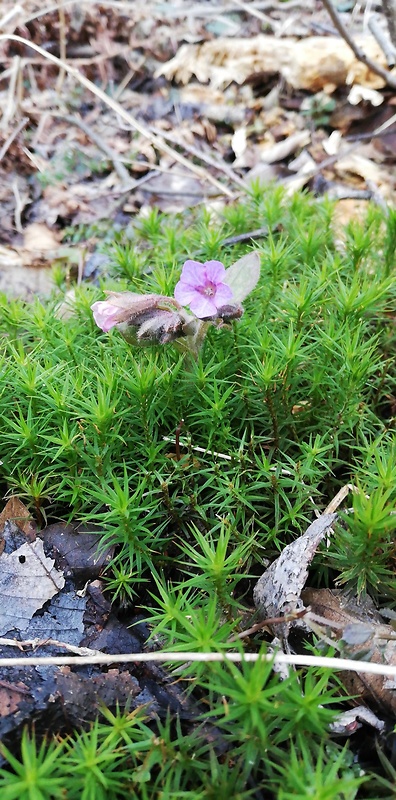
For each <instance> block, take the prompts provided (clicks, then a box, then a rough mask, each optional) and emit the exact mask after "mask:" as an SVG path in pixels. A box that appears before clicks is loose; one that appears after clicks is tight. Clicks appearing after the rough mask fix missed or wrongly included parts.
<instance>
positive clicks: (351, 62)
mask: <svg viewBox="0 0 396 800" xmlns="http://www.w3.org/2000/svg"><path fill="white" fill-rule="evenodd" d="M356 44H357V45H358V46H360V47H361V48H362V49H363V51H364V52H365V53H366V55H367V56H369V57H370V58H371V59H373V60H374V61H376V63H377V64H378V65H380V66H382V67H386V62H385V57H384V54H383V52H382V51H381V49H380V47H379V45H378V44H377V43H376V42H375V40H374V39H373V38H372V37H370V36H362V37H356ZM257 73H261V74H262V73H264V74H268V75H274V74H277V73H280V74H281V75H282V77H283V78H284V79H285V80H286V81H287V82H288V83H289V84H290V85H291V86H293V87H294V88H295V89H308V90H310V91H313V92H319V91H321V90H325V91H328V92H331V91H334V89H335V88H336V87H337V86H345V85H346V84H347V85H352V84H353V83H359V84H360V85H361V86H369V87H370V88H373V89H378V88H382V87H383V86H384V81H383V79H382V78H380V77H379V76H378V75H375V74H374V73H373V72H371V71H370V70H369V69H368V68H367V67H366V66H365V64H363V63H362V62H361V61H358V60H357V59H356V58H355V56H354V54H353V52H352V50H351V49H350V47H349V46H348V45H347V44H346V42H344V41H343V39H340V38H339V37H337V36H326V37H325V36H310V37H309V38H307V39H301V40H300V41H296V40H295V39H292V38H284V39H276V38H275V37H273V36H265V35H259V36H253V37H251V38H246V39H235V38H227V37H219V38H218V39H215V40H213V41H210V42H204V43H203V44H200V45H189V44H183V45H182V46H181V47H180V49H179V50H178V52H177V53H176V55H175V57H174V58H172V59H171V61H168V62H167V63H166V64H164V65H163V66H161V68H160V69H159V70H158V71H157V73H156V75H157V77H158V76H160V75H165V77H166V78H168V79H175V80H177V81H179V82H180V83H183V84H185V83H188V81H189V80H190V79H191V77H192V76H195V77H196V78H197V80H198V81H200V82H201V83H210V84H211V85H212V86H213V87H214V88H220V87H225V86H228V85H229V84H230V83H232V82H235V83H239V84H241V83H243V82H244V81H245V80H247V78H250V77H251V76H252V75H254V74H257Z"/></svg>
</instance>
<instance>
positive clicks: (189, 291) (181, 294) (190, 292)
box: [174, 281, 199, 306]
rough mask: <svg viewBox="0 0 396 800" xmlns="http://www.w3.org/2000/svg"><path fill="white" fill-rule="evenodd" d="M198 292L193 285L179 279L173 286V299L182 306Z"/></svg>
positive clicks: (188, 302) (186, 304)
mask: <svg viewBox="0 0 396 800" xmlns="http://www.w3.org/2000/svg"><path fill="white" fill-rule="evenodd" d="M196 294H199V292H198V291H197V289H196V288H195V286H190V285H189V284H187V283H183V282H182V281H179V282H178V283H177V284H176V286H175V292H174V295H175V300H177V302H178V303H180V305H182V306H189V305H190V303H191V301H192V300H193V299H194V297H195V295H196Z"/></svg>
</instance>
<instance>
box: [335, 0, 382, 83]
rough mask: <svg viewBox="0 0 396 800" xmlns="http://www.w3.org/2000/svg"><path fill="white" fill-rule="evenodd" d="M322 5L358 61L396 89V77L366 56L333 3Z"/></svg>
mask: <svg viewBox="0 0 396 800" xmlns="http://www.w3.org/2000/svg"><path fill="white" fill-rule="evenodd" d="M322 3H323V5H324V7H325V9H326V11H327V12H328V14H329V16H330V17H331V19H332V22H333V24H334V27H335V28H337V30H338V32H339V33H340V34H341V36H342V38H343V39H344V41H345V42H346V43H347V45H349V47H350V48H351V50H352V52H353V53H354V55H355V56H356V58H357V60H358V61H361V62H362V64H365V65H366V67H368V68H369V69H370V70H371V72H375V74H376V75H379V76H380V77H381V78H382V79H383V80H384V81H385V83H387V84H388V86H391V88H392V89H396V77H395V76H394V75H392V74H391V73H390V72H389V71H388V70H387V69H384V68H383V67H380V66H379V64H376V62H375V61H372V59H371V58H369V56H366V54H365V52H364V51H363V50H362V49H361V47H359V46H358V45H357V44H356V42H355V41H354V39H352V36H351V35H350V34H349V32H348V30H347V28H346V27H345V25H344V23H343V21H342V19H341V17H340V15H339V13H338V11H337V10H336V9H335V8H334V6H333V3H332V2H331V0H322Z"/></svg>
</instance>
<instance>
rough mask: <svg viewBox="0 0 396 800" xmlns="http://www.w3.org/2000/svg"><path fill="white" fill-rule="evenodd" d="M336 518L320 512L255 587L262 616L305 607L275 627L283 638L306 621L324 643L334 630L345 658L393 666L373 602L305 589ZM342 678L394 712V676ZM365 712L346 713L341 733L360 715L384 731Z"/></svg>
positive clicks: (393, 650)
mask: <svg viewBox="0 0 396 800" xmlns="http://www.w3.org/2000/svg"><path fill="white" fill-rule="evenodd" d="M336 519H337V514H322V515H321V516H320V517H318V519H316V520H315V521H314V522H313V523H312V525H310V526H309V528H308V529H307V531H306V532H305V533H304V534H303V535H302V536H300V537H299V538H298V539H296V541H295V542H292V543H291V544H289V545H287V546H286V547H285V548H284V550H283V551H282V553H281V555H280V556H279V558H277V559H276V560H275V561H274V562H273V563H272V564H271V565H270V567H268V569H267V570H266V571H265V572H264V574H263V575H262V576H261V578H260V579H259V580H258V582H257V584H256V586H255V587H254V590H253V598H254V602H255V605H256V607H257V609H258V611H259V614H260V616H261V617H262V618H263V619H265V618H267V617H268V618H271V617H279V616H283V615H285V614H290V613H293V612H295V611H300V610H301V609H304V608H307V614H306V615H305V616H304V618H303V619H302V620H298V621H294V622H293V621H288V622H287V623H284V624H276V625H272V626H271V627H272V629H273V631H274V632H275V634H276V635H277V636H279V637H280V638H283V640H285V638H286V637H287V634H288V632H289V628H290V626H291V625H300V626H301V625H303V626H304V627H305V628H307V627H308V628H309V627H310V625H312V628H313V629H314V630H315V633H316V634H317V635H320V633H321V632H322V634H323V636H324V637H325V638H326V641H328V639H329V631H330V632H331V630H333V631H334V635H333V638H332V641H334V643H335V646H336V647H338V649H339V650H340V655H341V656H343V657H345V658H353V659H359V658H361V659H364V660H366V661H367V660H368V661H373V662H375V663H378V664H381V663H382V664H388V665H392V666H394V665H396V635H395V631H394V629H393V628H392V627H391V626H390V625H385V624H383V621H382V617H381V615H380V614H379V612H378V611H377V610H376V609H375V607H374V604H373V603H372V601H369V600H366V601H365V602H363V601H361V602H360V603H359V602H358V601H357V600H356V599H355V598H353V597H349V596H348V595H345V594H343V593H342V592H341V591H331V590H330V589H318V590H317V589H305V590H304V585H305V581H306V579H307V576H308V567H309V565H310V563H311V561H312V559H313V557H314V555H315V553H316V550H317V548H318V545H319V544H320V542H321V541H322V540H323V539H324V537H325V536H326V535H327V534H328V533H329V532H330V530H331V527H332V525H333V524H334V522H335V521H336ZM330 635H331V634H330ZM340 679H341V681H342V682H343V684H344V686H345V689H346V691H347V692H348V693H349V694H351V695H354V696H357V697H359V699H360V700H364V701H366V702H367V703H369V704H370V703H371V705H374V706H375V708H376V709H377V710H378V709H379V710H380V711H381V712H382V713H387V714H389V713H390V712H391V713H393V714H395V713H396V692H395V689H396V681H395V680H390V679H389V678H384V677H382V676H381V675H362V674H359V673H356V672H353V671H348V672H341V673H340ZM355 710H356V709H355ZM365 716H367V715H365V714H364V713H363V712H362V713H360V712H359V713H356V714H355V717H354V718H353V719H352V720H351V719H350V718H349V717H348V718H347V719H346V720H345V721H344V722H343V721H342V720H340V721H338V722H337V725H338V728H339V730H338V729H337V730H338V732H343V733H347V732H348V731H349V732H350V733H352V732H354V731H355V730H357V728H358V727H359V719H360V720H363V721H366V722H369V724H371V725H373V724H374V727H377V728H378V729H382V727H383V726H382V723H381V720H376V721H375V722H373V720H371V721H370V720H368V719H365ZM348 726H349V727H348ZM381 726H382V727H381ZM335 730H336V729H335ZM336 732H337V731H336Z"/></svg>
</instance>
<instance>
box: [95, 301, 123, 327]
mask: <svg viewBox="0 0 396 800" xmlns="http://www.w3.org/2000/svg"><path fill="white" fill-rule="evenodd" d="M91 311H92V314H93V318H94V320H95V322H96V324H97V326H98V328H101V329H102V331H104V332H105V333H108V331H109V330H110V329H111V328H114V325H117V322H118V321H119V317H120V311H121V312H122V309H120V308H118V307H117V306H114V305H112V303H110V302H109V301H107V300H98V301H97V302H96V303H93V305H92V306H91Z"/></svg>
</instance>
